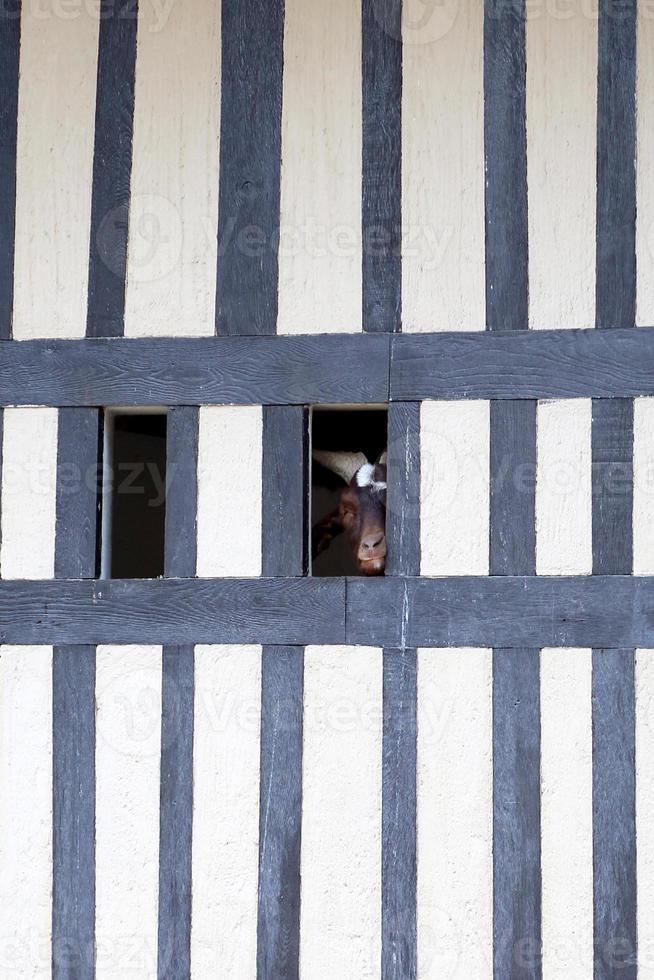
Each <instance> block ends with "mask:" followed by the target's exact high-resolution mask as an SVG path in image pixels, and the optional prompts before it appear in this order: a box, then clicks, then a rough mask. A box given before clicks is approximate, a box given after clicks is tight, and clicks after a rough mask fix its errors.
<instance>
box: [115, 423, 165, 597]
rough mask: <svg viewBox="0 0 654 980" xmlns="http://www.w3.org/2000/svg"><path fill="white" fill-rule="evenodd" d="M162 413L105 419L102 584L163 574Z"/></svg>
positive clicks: (163, 477)
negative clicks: (103, 582) (103, 580)
mask: <svg viewBox="0 0 654 980" xmlns="http://www.w3.org/2000/svg"><path fill="white" fill-rule="evenodd" d="M166 422H167V418H166V412H165V410H164V409H152V410H140V411H138V412H135V411H133V410H131V411H130V410H122V409H109V410H106V411H105V413H104V451H103V477H102V560H101V571H100V574H101V577H102V578H158V577H160V576H162V575H163V574H164V546H165V518H166Z"/></svg>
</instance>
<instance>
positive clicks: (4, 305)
mask: <svg viewBox="0 0 654 980" xmlns="http://www.w3.org/2000/svg"><path fill="white" fill-rule="evenodd" d="M20 15H21V0H8V2H6V3H4V4H3V5H2V10H1V11H0V78H1V80H2V98H1V99H0V169H1V172H2V181H0V339H2V340H6V339H8V338H9V337H11V325H12V316H13V308H14V232H15V228H16V143H17V133H18V68H19V62H20Z"/></svg>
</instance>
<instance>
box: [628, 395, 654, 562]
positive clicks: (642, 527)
mask: <svg viewBox="0 0 654 980" xmlns="http://www.w3.org/2000/svg"><path fill="white" fill-rule="evenodd" d="M633 466H634V503H633V538H634V575H654V398H635V399H634V455H633Z"/></svg>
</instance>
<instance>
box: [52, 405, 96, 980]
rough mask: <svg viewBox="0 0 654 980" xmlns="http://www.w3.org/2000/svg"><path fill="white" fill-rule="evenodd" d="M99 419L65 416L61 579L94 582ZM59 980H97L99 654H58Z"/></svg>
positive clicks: (58, 546) (85, 412)
mask: <svg viewBox="0 0 654 980" xmlns="http://www.w3.org/2000/svg"><path fill="white" fill-rule="evenodd" d="M98 422H99V414H98V411H97V409H91V408H62V409H59V442H58V451H57V511H56V536H55V577H56V578H93V577H94V576H95V571H96V546H97V545H96V543H97V523H98V486H97V472H98V446H99V426H98ZM52 698H53V706H52V707H53V719H52V723H53V814H52V821H53V841H52V847H53V868H52V975H53V977H54V978H55V980H63V978H66V980H70V978H72V977H74V978H75V980H87V978H88V980H91V978H92V977H94V975H95V648H94V647H92V646H65V647H55V648H54V651H53V664H52Z"/></svg>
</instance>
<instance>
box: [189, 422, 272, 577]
mask: <svg viewBox="0 0 654 980" xmlns="http://www.w3.org/2000/svg"><path fill="white" fill-rule="evenodd" d="M262 426H263V421H262V411H261V407H260V406H259V405H254V406H250V405H248V406H237V407H234V406H231V405H230V406H223V405H218V406H209V407H204V408H201V409H200V436H199V446H198V522H197V529H198V557H197V571H198V575H207V576H221V575H235V576H250V575H261V493H262V475H261V465H262V439H263V429H262Z"/></svg>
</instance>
